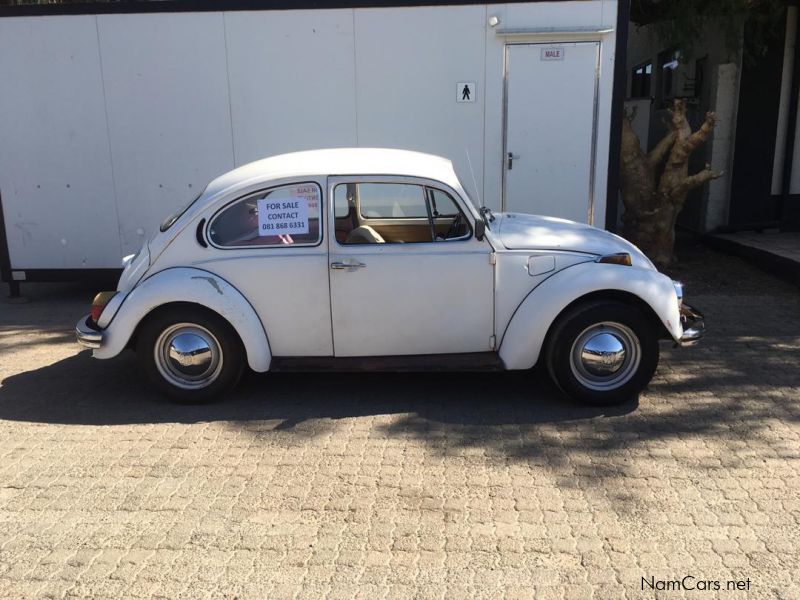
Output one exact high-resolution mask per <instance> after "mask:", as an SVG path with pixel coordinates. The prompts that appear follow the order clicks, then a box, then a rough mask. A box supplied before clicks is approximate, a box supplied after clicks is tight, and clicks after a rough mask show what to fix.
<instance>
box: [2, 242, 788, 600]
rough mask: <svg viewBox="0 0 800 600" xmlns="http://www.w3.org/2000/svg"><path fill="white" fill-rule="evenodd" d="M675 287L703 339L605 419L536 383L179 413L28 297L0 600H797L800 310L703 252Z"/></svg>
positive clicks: (15, 380)
mask: <svg viewBox="0 0 800 600" xmlns="http://www.w3.org/2000/svg"><path fill="white" fill-rule="evenodd" d="M674 275H675V276H676V277H678V278H680V279H682V280H684V282H685V284H686V293H687V301H689V302H690V303H693V304H696V305H697V306H698V307H699V308H701V309H702V310H704V312H705V313H706V315H707V320H708V328H709V329H708V335H707V337H706V339H704V340H703V342H702V344H701V345H700V346H698V347H696V348H693V349H673V348H670V347H669V345H668V344H664V346H663V347H662V361H661V365H660V367H659V370H658V372H657V374H656V377H655V378H654V380H653V382H652V384H651V385H650V387H649V388H648V389H647V390H646V391H645V392H644V393H643V394H642V395H641V397H640V398H639V401H638V403H636V404H631V405H627V406H622V407H613V408H603V409H597V408H589V407H582V406H578V405H575V404H571V403H568V402H565V401H563V400H561V399H560V398H559V397H558V395H557V394H556V392H555V390H554V389H553V386H552V385H551V384H549V383H548V382H547V380H546V378H545V377H544V376H543V375H542V374H540V373H532V374H529V373H501V374H463V373H462V374H442V375H414V374H403V375H396V374H365V375H353V374H325V375H323V374H312V375H308V374H302V375H290V374H285V375H279V374H274V375H261V376H255V375H248V376H247V377H246V378H245V380H244V381H243V383H242V386H241V387H240V388H239V389H238V390H237V391H236V392H234V393H232V394H231V395H230V397H228V398H226V399H225V401H224V402H221V403H218V404H212V405H208V406H189V407H186V406H176V405H172V404H168V403H166V402H164V401H163V400H161V399H160V398H158V397H157V396H156V395H155V394H153V393H152V391H150V390H149V389H148V388H147V387H146V386H145V385H144V384H143V382H141V381H140V378H139V376H138V374H137V372H136V370H135V366H136V365H135V359H134V357H133V356H132V355H130V354H126V355H123V356H122V357H120V358H118V359H115V360H113V361H94V360H92V359H91V358H89V356H88V355H87V353H86V352H80V351H79V350H78V349H77V347H76V346H75V345H74V343H73V342H72V336H71V333H70V331H69V329H70V324H71V323H73V322H75V321H76V320H77V318H78V316H80V314H82V312H84V311H85V300H86V299H87V298H90V297H91V293H90V292H89V291H88V290H82V289H80V288H78V287H75V286H63V285H62V286H36V285H30V286H28V285H26V286H25V289H26V293H29V294H30V297H29V301H28V302H27V303H22V304H11V303H7V302H5V301H2V302H0V597H9V598H27V597H54V598H63V597H95V598H104V597H108V598H119V597H143V598H145V597H147V598H149V597H162V598H172V597H186V598H194V597H204V598H205V597H231V598H232V597H237V598H265V597H267V598H271V599H273V598H329V599H335V598H359V597H361V598H370V600H372V599H375V598H442V599H444V598H458V599H459V600H460V599H462V598H492V599H495V598H559V599H562V598H580V599H581V600H583V599H585V598H590V597H593V598H639V597H642V595H643V592H642V589H641V578H642V577H650V576H657V577H663V578H665V579H674V578H676V577H678V578H679V577H682V576H683V575H687V574H691V575H693V576H695V577H698V578H708V579H720V580H726V579H741V578H747V577H750V578H751V580H752V582H753V584H752V589H751V591H750V592H749V593H748V595H747V597H755V598H760V597H763V598H792V599H794V598H797V597H798V594H797V591H798V589H800V580H798V576H797V573H799V572H800V558H799V557H800V545H798V544H799V542H798V539H800V535H798V531H799V530H798V527H800V461H798V458H800V450H798V449H799V448H800V405H798V402H797V401H798V398H800V374H799V373H798V369H797V365H798V364H800V292H798V290H797V289H796V288H792V287H790V286H788V285H786V284H783V283H781V282H779V281H777V280H775V279H773V278H771V277H769V276H766V275H764V274H761V273H759V272H758V271H755V270H754V269H752V268H751V267H749V266H747V265H745V264H744V263H741V262H739V261H737V260H735V259H731V258H727V257H724V256H720V255H717V254H714V253H711V252H705V251H696V252H694V253H693V254H690V255H689V257H688V258H687V259H686V260H685V261H684V262H682V263H681V264H679V266H678V267H677V269H676V272H675V274H674ZM27 290H29V291H27ZM664 594H665V593H659V594H657V595H656V597H667V595H664ZM703 597H704V598H705V597H709V598H713V597H717V596H715V594H713V593H709V594H706V595H704V596H703ZM718 597H723V595H719V596H718ZM725 597H727V596H725Z"/></svg>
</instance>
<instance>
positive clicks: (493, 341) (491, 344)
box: [489, 336, 497, 350]
mask: <svg viewBox="0 0 800 600" xmlns="http://www.w3.org/2000/svg"><path fill="white" fill-rule="evenodd" d="M496 345H497V338H496V337H495V336H492V337H490V338H489V350H494V349H495V346H496Z"/></svg>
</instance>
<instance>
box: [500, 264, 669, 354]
mask: <svg viewBox="0 0 800 600" xmlns="http://www.w3.org/2000/svg"><path fill="white" fill-rule="evenodd" d="M609 290H611V291H620V292H628V293H630V294H633V295H635V296H637V297H639V298H640V299H641V300H643V301H644V302H646V303H647V304H648V305H649V306H650V308H652V309H653V312H654V313H655V314H656V315H657V316H658V318H659V319H660V320H661V322H662V323H663V324H664V327H666V329H667V331H668V332H669V334H670V335H671V336H672V337H673V338H674V339H675V340H679V339H680V337H681V335H682V334H683V328H682V326H681V319H680V313H679V307H678V297H677V295H676V294H675V288H674V286H673V283H672V280H671V279H670V278H669V277H667V276H666V275H663V274H662V273H659V272H658V271H654V270H651V269H640V268H637V267H625V266H620V265H611V264H600V263H596V262H589V263H580V264H578V265H575V266H572V267H569V268H567V269H564V270H563V271H560V272H559V273H557V274H555V275H553V276H552V277H550V278H548V279H546V280H545V281H543V282H542V283H541V284H539V285H538V286H537V287H536V288H534V289H533V291H531V293H530V294H528V296H527V297H526V298H525V300H523V301H522V303H521V304H520V305H519V307H517V310H516V312H515V313H514V316H513V317H512V318H511V321H510V322H509V324H508V326H507V327H506V331H505V334H504V335H503V338H502V342H501V344H500V350H499V353H500V358H501V359H502V360H503V363H504V364H505V366H506V368H508V369H530V368H531V367H532V366H533V365H535V364H536V361H537V360H539V354H540V352H541V350H542V345H543V344H544V341H545V337H546V336H547V332H548V330H549V329H550V326H551V325H552V324H553V322H554V321H555V319H556V318H557V317H558V315H559V314H561V312H562V311H563V310H564V309H565V308H566V307H567V306H569V305H570V304H571V303H572V302H574V301H575V300H578V299H579V298H581V297H583V296H586V295H587V294H591V293H593V292H601V291H609Z"/></svg>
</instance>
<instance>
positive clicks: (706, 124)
mask: <svg viewBox="0 0 800 600" xmlns="http://www.w3.org/2000/svg"><path fill="white" fill-rule="evenodd" d="M716 124H717V113H714V112H707V113H706V120H705V121H703V124H702V125H701V126H700V129H698V130H697V131H695V132H694V133H693V134H692V135H690V136H689V139H688V140H686V147H687V149H688V153H689V154H691V153H692V151H693V150H694V149H695V148H697V147H698V146H699V145H700V144H702V143H703V142H705V141H706V140H707V139H708V137H709V136H710V135H711V133H712V132H713V131H714V126H715V125H716Z"/></svg>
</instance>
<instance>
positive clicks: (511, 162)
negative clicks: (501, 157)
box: [508, 152, 519, 171]
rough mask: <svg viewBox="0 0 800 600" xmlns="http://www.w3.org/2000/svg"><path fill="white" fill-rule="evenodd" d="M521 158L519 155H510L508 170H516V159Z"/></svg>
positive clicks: (511, 153)
mask: <svg viewBox="0 0 800 600" xmlns="http://www.w3.org/2000/svg"><path fill="white" fill-rule="evenodd" d="M515 158H519V154H514V153H513V152H509V153H508V170H509V171H510V170H511V169H513V168H514V159H515Z"/></svg>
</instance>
